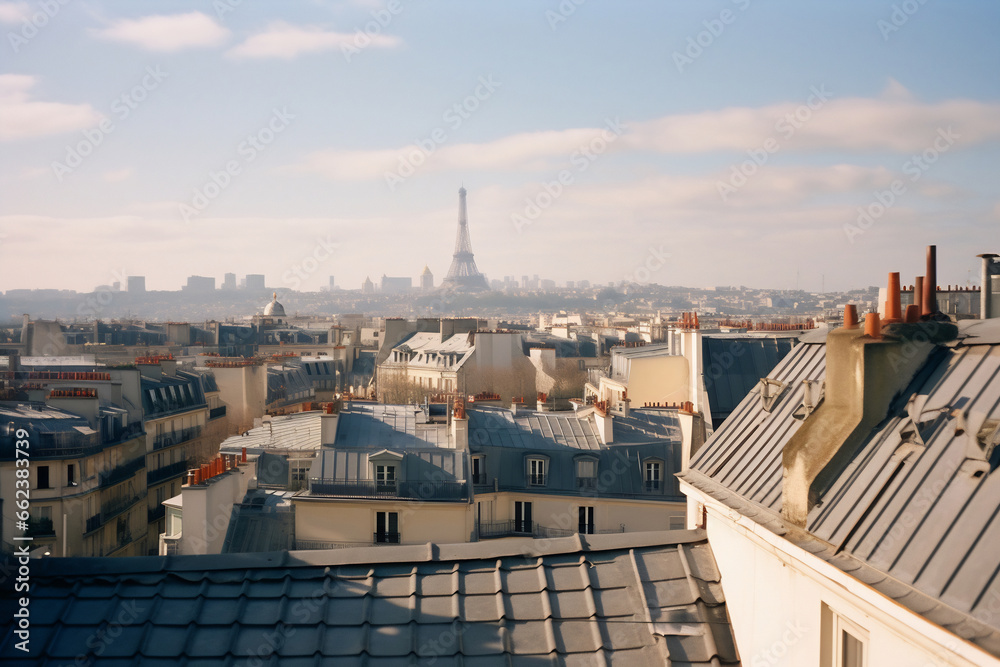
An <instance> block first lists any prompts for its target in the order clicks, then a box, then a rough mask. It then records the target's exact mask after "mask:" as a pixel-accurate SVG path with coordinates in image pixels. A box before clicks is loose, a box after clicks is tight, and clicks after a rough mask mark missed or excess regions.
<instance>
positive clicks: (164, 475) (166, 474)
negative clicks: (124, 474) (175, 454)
mask: <svg viewBox="0 0 1000 667" xmlns="http://www.w3.org/2000/svg"><path fill="white" fill-rule="evenodd" d="M187 471H188V464H187V461H178V462H176V463H171V464H170V465H165V466H163V467H161V468H157V469H156V470H147V471H146V486H147V487H148V486H150V485H151V484H159V483H160V482H162V481H163V480H165V479H170V478H171V477H177V476H178V475H183V474H184V473H186V472H187Z"/></svg>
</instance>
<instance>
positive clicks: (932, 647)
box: [682, 483, 1000, 667]
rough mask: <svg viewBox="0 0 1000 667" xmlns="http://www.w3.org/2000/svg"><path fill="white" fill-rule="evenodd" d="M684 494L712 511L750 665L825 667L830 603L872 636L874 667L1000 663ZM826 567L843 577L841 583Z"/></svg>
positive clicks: (734, 617)
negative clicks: (824, 618) (825, 615)
mask: <svg viewBox="0 0 1000 667" xmlns="http://www.w3.org/2000/svg"><path fill="white" fill-rule="evenodd" d="M682 489H683V490H684V492H685V493H686V494H687V495H688V498H689V500H688V502H689V504H690V505H691V506H692V512H691V513H690V514H691V516H695V515H696V514H697V509H696V507H695V503H696V502H700V503H704V504H705V505H706V506H707V508H708V514H707V524H706V529H707V532H708V539H709V543H710V544H711V546H712V552H713V553H714V554H715V560H716V563H717V564H718V566H719V571H720V572H721V573H722V586H723V590H724V592H725V596H726V606H727V607H728V609H729V616H730V619H731V621H732V624H733V630H734V633H735V636H736V644H737V647H738V648H739V651H740V656H741V658H742V661H743V664H744V665H748V666H750V667H758V666H763V665H788V666H789V667H805V666H809V665H821V664H822V663H821V662H820V638H821V631H822V624H821V610H822V605H823V603H826V604H827V605H829V606H830V607H831V608H832V609H834V610H835V611H836V612H838V613H839V614H841V615H843V616H845V617H846V618H848V619H849V620H850V621H852V622H853V623H855V624H857V625H859V626H861V627H862V628H864V629H865V630H866V631H867V632H868V637H869V638H868V651H869V653H868V662H867V664H868V665H869V667H881V666H882V665H892V666H897V665H898V666H911V665H912V666H914V667H937V666H941V665H961V666H963V667H970V666H971V665H983V664H989V665H1000V661H998V660H996V659H995V658H992V656H988V654H986V653H984V652H982V651H981V650H980V649H978V648H976V647H974V646H973V645H972V644H968V643H966V642H964V641H963V640H961V639H959V638H958V637H956V636H954V635H951V634H950V633H948V632H946V631H944V630H943V629H941V628H938V627H937V626H934V625H933V624H931V623H929V622H927V621H925V620H923V619H922V618H921V617H919V616H918V615H916V614H914V613H913V612H911V611H909V610H908V609H906V608H904V607H902V606H900V605H898V604H897V603H895V602H894V601H892V600H889V599H888V598H885V597H884V596H882V595H881V594H879V593H877V592H875V591H874V590H872V589H871V588H869V587H868V586H866V585H864V584H862V583H861V582H859V581H857V580H855V579H853V578H851V577H849V576H848V575H846V574H844V573H842V572H841V571H840V570H837V569H836V568H834V566H832V565H829V564H827V563H825V562H824V561H821V560H820V559H819V558H817V557H815V556H812V555H811V554H808V553H806V552H804V551H802V550H801V549H799V548H798V547H795V546H794V545H793V544H791V543H790V542H787V541H785V540H784V539H782V538H780V537H777V536H775V535H773V534H772V533H770V531H767V529H765V528H763V527H761V526H758V525H756V524H752V522H749V521H748V520H746V519H742V520H743V521H744V522H747V524H748V525H746V526H744V525H740V524H739V523H736V522H734V520H733V518H735V517H738V516H739V515H736V514H735V513H734V512H732V511H731V510H729V509H728V508H725V507H724V506H722V505H720V504H718V503H717V502H715V501H713V500H710V499H709V498H707V497H706V496H704V495H702V494H700V493H699V492H698V491H696V490H694V489H692V488H691V487H690V486H689V485H687V484H683V483H682ZM689 525H691V524H689ZM762 536H765V537H769V538H771V540H772V541H774V542H776V543H777V545H780V548H779V546H775V544H772V543H771V542H769V541H768V539H765V538H764V537H762ZM817 565H818V567H817ZM824 566H825V567H824ZM824 570H830V571H835V573H839V575H840V576H841V577H842V581H835V580H834V579H832V578H831V577H830V576H829V575H828V574H826V573H825V572H824ZM872 601H875V602H876V603H880V604H881V607H880V606H877V605H876V604H873V603H872Z"/></svg>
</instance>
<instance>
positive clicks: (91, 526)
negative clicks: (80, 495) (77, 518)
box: [86, 512, 101, 533]
mask: <svg viewBox="0 0 1000 667" xmlns="http://www.w3.org/2000/svg"><path fill="white" fill-rule="evenodd" d="M100 527H101V514H100V512H98V513H97V514H95V515H94V516H92V517H90V518H89V519H87V526H86V532H88V533H91V532H93V531H95V530H97V529H98V528H100Z"/></svg>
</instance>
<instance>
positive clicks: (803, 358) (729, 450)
mask: <svg viewBox="0 0 1000 667" xmlns="http://www.w3.org/2000/svg"><path fill="white" fill-rule="evenodd" d="M960 331H961V333H962V335H963V336H964V337H963V338H961V339H960V340H959V341H958V342H955V343H951V344H949V345H948V346H947V347H942V348H940V349H939V350H938V351H937V353H936V354H935V355H933V356H932V357H931V359H930V360H929V361H928V362H927V364H926V365H925V367H924V368H923V369H922V371H921V372H920V373H919V374H918V376H917V378H916V379H915V380H914V382H913V383H911V386H910V388H909V389H908V390H907V391H905V392H904V394H903V395H902V396H900V397H898V398H897V400H896V401H895V403H894V405H893V407H892V408H891V409H890V415H889V417H888V419H886V420H885V421H884V422H883V423H882V424H880V425H879V427H878V428H876V429H875V430H874V431H873V432H872V433H871V434H870V435H869V437H868V439H867V442H866V443H865V445H864V446H863V447H862V448H861V449H860V451H859V452H858V454H857V455H856V456H855V459H854V461H853V462H852V463H851V465H849V466H848V467H847V469H846V470H845V471H844V473H843V474H842V475H841V476H840V478H839V479H838V480H837V481H836V482H835V483H834V484H833V485H832V487H831V488H830V489H829V491H828V492H827V493H826V494H825V496H824V497H823V499H822V503H821V504H819V505H817V506H816V507H814V508H813V509H812V511H811V512H810V514H809V517H808V522H807V526H806V527H807V530H808V534H807V535H805V536H803V537H802V538H801V539H804V540H806V541H811V542H812V543H813V546H812V548H811V549H810V550H811V551H816V552H817V554H818V555H820V554H823V553H827V552H828V555H829V557H830V559H832V560H831V562H834V563H835V564H837V565H838V566H841V567H842V568H843V569H845V570H847V571H849V572H851V571H852V570H857V569H858V568H862V567H864V568H867V570H865V572H868V574H867V575H866V576H867V579H866V578H864V577H861V576H859V575H855V576H859V578H861V579H862V580H863V581H866V583H870V584H871V585H873V586H874V587H875V588H878V589H879V590H882V589H881V588H880V587H879V584H878V583H873V582H879V583H881V584H882V585H883V586H885V587H886V590H885V591H883V592H886V594H887V595H890V597H893V598H895V599H897V600H899V601H900V602H901V603H902V604H904V605H906V606H908V607H909V608H911V609H912V610H913V611H915V612H916V613H919V614H922V615H924V616H926V617H927V618H929V619H930V620H932V621H934V622H936V623H938V624H940V625H942V626H944V627H946V628H947V629H948V630H950V631H952V632H954V633H955V634H957V635H959V636H960V637H963V638H965V639H968V640H970V641H973V642H976V643H977V644H979V645H980V646H982V647H983V648H985V649H986V650H988V651H990V652H992V653H993V654H994V655H1000V616H998V615H997V614H996V613H995V612H994V610H995V608H996V601H997V600H998V599H1000V550H998V548H997V545H998V544H1000V512H998V507H1000V472H997V471H996V469H995V468H996V461H995V460H994V461H993V462H992V466H991V465H990V462H988V461H985V460H982V458H983V455H982V451H981V449H980V446H979V444H978V443H977V442H976V439H977V434H979V432H980V430H981V428H983V427H985V428H986V430H989V429H990V428H993V429H995V428H996V426H997V423H998V422H997V421H990V420H1000V320H992V321H989V322H976V323H975V324H970V325H965V324H962V325H960ZM813 340H815V338H814V339H813ZM824 369H825V345H824V344H820V343H805V344H802V345H799V346H798V347H796V349H795V350H793V352H792V353H791V354H790V355H789V356H788V357H786V358H785V359H784V361H783V362H782V363H781V364H780V365H779V367H778V368H776V369H775V371H774V372H773V373H772V374H771V377H772V378H775V379H779V380H782V381H785V382H788V383H789V386H790V389H789V390H788V391H787V392H786V393H785V394H784V395H783V396H782V397H781V399H780V400H779V402H778V404H777V405H776V406H775V408H774V410H773V412H771V413H767V412H764V411H763V409H762V408H761V407H760V398H759V393H758V390H754V391H753V392H751V393H750V395H748V396H747V398H746V399H745V400H744V401H743V402H742V403H741V404H740V406H739V407H738V408H737V410H736V411H735V412H734V413H733V415H732V417H731V418H730V419H729V420H727V421H726V423H725V424H724V425H723V427H722V428H721V429H719V430H718V431H717V432H716V433H715V435H714V436H713V437H712V438H711V439H710V440H709V442H708V443H707V444H706V445H705V447H703V448H702V450H701V451H699V452H698V454H697V455H696V456H695V457H694V458H693V460H692V463H691V468H692V472H690V473H687V474H685V475H683V478H684V479H685V480H686V481H690V482H691V483H692V484H694V485H695V486H697V487H698V488H702V489H703V490H705V491H706V492H708V493H710V494H711V495H713V496H715V497H718V498H720V499H722V498H723V497H725V498H727V499H728V500H726V501H724V502H726V503H727V504H730V505H731V506H735V505H736V504H739V503H744V502H746V501H749V503H748V506H747V507H745V508H744V509H745V511H746V512H750V513H752V514H753V515H755V517H754V520H755V521H758V522H764V523H766V522H776V523H775V526H778V527H779V529H780V526H782V521H781V518H780V516H779V513H780V510H781V480H782V467H781V451H782V448H783V447H784V445H785V443H786V442H787V441H788V439H789V438H790V437H791V436H792V434H793V433H795V431H796V430H797V429H798V427H799V425H800V424H801V422H799V421H796V420H794V419H792V417H791V413H792V412H793V411H794V410H795V409H796V408H797V407H798V406H799V405H800V404H801V402H802V389H801V380H802V379H806V378H810V379H821V378H822V377H823V373H824ZM911 397H912V398H914V402H913V403H912V404H910V405H908V404H907V402H908V401H909V399H910V398H911ZM956 411H957V412H964V414H965V417H964V419H965V424H964V425H963V428H959V426H960V425H959V422H958V417H957V415H956V414H955V413H956ZM996 436H997V433H996V432H994V433H993V437H994V438H995V437H996ZM907 440H908V441H909V442H911V443H914V442H916V443H918V444H919V443H922V445H919V446H918V447H917V448H916V449H914V448H913V447H912V445H908V446H905V447H901V445H903V443H904V441H907ZM907 449H909V450H910V453H909V454H908V455H906V451H907ZM977 452H978V453H977ZM993 458H994V459H995V458H996V457H995V456H994V457H993ZM991 468H992V469H991ZM762 510H763V511H762ZM741 511H743V510H741ZM821 557H822V556H821ZM836 559H840V560H839V561H838V560H836ZM852 573H853V572H852Z"/></svg>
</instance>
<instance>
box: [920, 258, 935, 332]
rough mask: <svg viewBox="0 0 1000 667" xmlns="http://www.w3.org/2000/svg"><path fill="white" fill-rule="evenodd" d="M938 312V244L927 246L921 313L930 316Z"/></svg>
mask: <svg viewBox="0 0 1000 667" xmlns="http://www.w3.org/2000/svg"><path fill="white" fill-rule="evenodd" d="M936 312H938V303H937V246H936V245H929V246H927V272H926V273H925V275H924V290H923V296H922V298H921V300H920V314H921V315H922V316H930V315H933V314H934V313H936Z"/></svg>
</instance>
